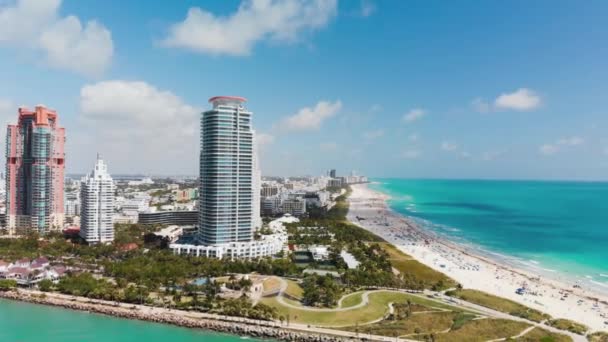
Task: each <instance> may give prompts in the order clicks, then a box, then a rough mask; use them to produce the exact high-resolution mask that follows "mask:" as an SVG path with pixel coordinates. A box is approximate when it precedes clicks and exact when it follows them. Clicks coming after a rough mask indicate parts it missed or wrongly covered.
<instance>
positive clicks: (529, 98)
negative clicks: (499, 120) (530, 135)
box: [494, 88, 541, 111]
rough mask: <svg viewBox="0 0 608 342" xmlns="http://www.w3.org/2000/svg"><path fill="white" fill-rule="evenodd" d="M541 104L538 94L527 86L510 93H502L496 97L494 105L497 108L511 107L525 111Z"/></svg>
mask: <svg viewBox="0 0 608 342" xmlns="http://www.w3.org/2000/svg"><path fill="white" fill-rule="evenodd" d="M540 104H541V99H540V96H538V95H537V94H536V93H535V92H534V91H532V90H530V89H527V88H519V89H517V90H516V91H514V92H512V93H504V94H501V95H500V96H498V97H497V98H496V100H495V101H494V106H495V107H496V108H497V109H511V110H517V111H527V110H532V109H535V108H538V107H539V106H540Z"/></svg>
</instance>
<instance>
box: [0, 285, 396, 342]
mask: <svg viewBox="0 0 608 342" xmlns="http://www.w3.org/2000/svg"><path fill="white" fill-rule="evenodd" d="M0 299H5V300H14V301H19V302H25V303H30V304H37V305H45V306H53V307H58V308H63V309H68V310H75V311H82V312H92V313H95V314H101V315H105V316H110V317H114V318H120V319H132V320H139V321H147V322H151V323H161V324H168V325H173V326H178V327H183V328H190V329H201V330H206V331H209V332H217V333H226V334H230V335H236V336H248V337H252V338H259V339H272V340H278V341H305V342H342V341H355V340H360V339H359V338H358V337H356V336H354V334H350V333H348V332H342V331H334V330H331V329H324V328H316V327H309V326H308V327H307V326H301V325H300V324H290V325H289V326H287V325H280V324H279V323H278V322H274V321H260V320H253V319H248V318H241V317H232V316H223V315H221V316H220V315H214V314H206V313H201V312H192V311H183V310H175V309H165V308H158V307H151V306H145V305H139V304H127V303H115V302H108V301H104V300H99V299H89V298H86V297H75V296H68V295H63V294H58V293H49V292H39V291H31V290H22V289H19V290H14V291H5V292H1V291H0ZM350 335H353V336H350ZM366 337H368V336H366ZM371 340H384V338H380V337H373V338H371Z"/></svg>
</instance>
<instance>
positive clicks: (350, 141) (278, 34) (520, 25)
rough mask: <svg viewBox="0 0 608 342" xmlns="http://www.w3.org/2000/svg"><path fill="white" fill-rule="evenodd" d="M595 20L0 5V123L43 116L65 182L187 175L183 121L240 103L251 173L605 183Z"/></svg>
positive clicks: (433, 7)
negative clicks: (53, 123)
mask: <svg viewBox="0 0 608 342" xmlns="http://www.w3.org/2000/svg"><path fill="white" fill-rule="evenodd" d="M607 15H608V4H607V3H606V2H603V1H589V2H585V6H581V5H580V3H575V2H572V1H534V2H529V1H509V2H501V3H498V2H490V1H486V2H482V1H461V2H440V1H388V0H386V1H377V0H376V1H373V0H365V1H358V0H356V1H355V0H351V1H337V0H336V1H332V0H327V1H325V0H317V1H314V0H311V1H305V0H294V1H248V0H242V1H236V0H235V1H171V2H169V1H103V2H98V1H91V0H82V1H76V0H73V1H69V0H66V1H63V2H61V1H59V0H36V1H34V0H29V1H27V0H20V1H11V0H9V1H7V0H0V115H1V118H2V120H3V121H2V123H3V124H4V123H6V122H9V121H14V120H16V108H17V107H18V106H19V105H22V104H25V105H29V106H34V105H36V104H38V103H44V104H46V105H47V106H49V107H52V108H55V109H57V110H58V112H59V114H60V120H61V122H62V124H63V125H64V126H65V127H66V129H67V136H68V142H67V152H68V156H67V163H66V165H67V168H68V171H69V172H84V171H86V170H88V169H90V168H91V167H92V166H93V162H94V158H95V155H96V152H100V153H101V154H102V155H103V156H104V157H105V159H107V161H108V163H109V167H110V170H111V171H112V172H115V173H136V172H144V173H152V174H196V172H197V159H198V156H197V154H198V113H199V112H200V111H201V110H204V109H205V108H208V104H207V99H208V98H209V97H211V96H214V95H240V96H244V97H247V98H248V99H249V102H248V104H247V106H248V108H249V109H250V110H252V111H253V112H254V125H255V127H256V130H257V132H258V133H259V134H260V139H259V140H260V142H261V143H262V146H261V155H262V158H261V159H262V171H263V174H265V175H296V174H297V175H301V174H319V173H321V172H323V171H324V170H326V169H329V168H338V170H339V173H340V172H343V173H345V172H348V171H350V170H353V169H354V170H357V171H359V172H360V173H365V174H368V175H371V176H376V177H441V178H526V179H530V178H533V179H585V180H592V179H608V177H607V175H608V135H606V134H605V133H604V132H605V131H606V129H607V128H608V116H607V115H606V102H607V101H608V100H607V99H608V97H607V96H606V93H608V92H607V91H608V84H607V81H606V80H607V79H608V68H607V62H606V61H608V45H607V44H606V37H607V36H608V24H606V21H605V18H606V17H607ZM28 19H29V20H28ZM2 131H4V130H2ZM2 139H3V137H2Z"/></svg>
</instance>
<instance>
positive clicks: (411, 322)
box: [344, 312, 457, 337]
mask: <svg viewBox="0 0 608 342" xmlns="http://www.w3.org/2000/svg"><path fill="white" fill-rule="evenodd" d="M456 315H457V314H456V313H454V312H438V313H429V314H416V315H411V316H410V317H409V318H407V319H403V320H395V321H392V320H384V321H382V322H378V323H375V324H370V325H360V326H351V327H347V328H344V330H347V331H353V332H359V333H361V334H372V335H381V336H390V337H397V336H404V335H411V334H425V333H435V332H440V331H444V330H446V329H449V328H450V327H451V326H452V324H453V322H454V318H455V317H456Z"/></svg>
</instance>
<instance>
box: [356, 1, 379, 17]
mask: <svg viewBox="0 0 608 342" xmlns="http://www.w3.org/2000/svg"><path fill="white" fill-rule="evenodd" d="M374 12H376V4H375V3H374V2H373V1H371V0H361V7H360V9H359V14H360V15H361V16H362V17H364V18H367V17H369V16H370V15H372V14H374Z"/></svg>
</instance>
